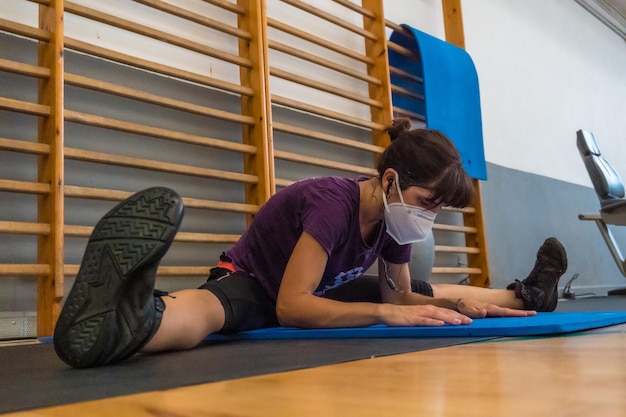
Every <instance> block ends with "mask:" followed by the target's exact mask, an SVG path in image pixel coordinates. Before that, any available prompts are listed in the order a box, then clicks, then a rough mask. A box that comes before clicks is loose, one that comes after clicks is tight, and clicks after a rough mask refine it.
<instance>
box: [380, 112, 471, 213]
mask: <svg viewBox="0 0 626 417" xmlns="http://www.w3.org/2000/svg"><path fill="white" fill-rule="evenodd" d="M387 133H388V134H389V137H390V138H391V144H390V145H389V146H388V147H387V149H385V151H384V152H383V154H382V155H381V156H380V159H379V160H378V167H377V170H378V175H379V177H380V178H382V177H383V174H384V173H385V171H386V170H387V169H388V168H392V169H394V170H395V171H396V172H397V173H398V176H399V186H400V189H401V190H405V189H407V188H408V187H410V186H418V187H421V188H424V189H427V190H430V191H431V193H432V194H431V196H430V200H432V201H433V202H441V203H442V204H443V205H446V206H451V207H457V208H463V207H467V206H468V205H469V204H470V203H471V202H472V198H473V194H474V186H473V184H472V180H471V178H470V177H469V176H468V175H467V173H466V172H465V169H464V168H463V164H462V162H461V156H460V155H459V152H458V150H457V149H456V147H455V146H454V143H452V141H451V140H450V139H448V138H447V137H446V136H445V135H444V134H443V133H441V132H440V131H438V130H430V129H413V130H411V121H410V120H409V119H406V118H402V119H398V120H394V122H393V123H392V125H391V126H390V127H389V128H388V129H387Z"/></svg>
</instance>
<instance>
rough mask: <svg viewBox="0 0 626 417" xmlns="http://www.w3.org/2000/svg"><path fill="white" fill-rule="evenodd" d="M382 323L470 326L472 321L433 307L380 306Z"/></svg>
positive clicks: (395, 324) (463, 316)
mask: <svg viewBox="0 0 626 417" xmlns="http://www.w3.org/2000/svg"><path fill="white" fill-rule="evenodd" d="M381 307H382V308H383V314H382V322H383V323H384V324H386V325H387V326H394V327H398V326H443V325H444V324H451V325H460V324H470V323H471V322H472V319H470V318H469V317H468V316H466V315H463V314H460V313H458V312H456V311H454V310H451V309H449V308H443V307H436V306H434V305H430V304H429V305H396V304H382V305H381Z"/></svg>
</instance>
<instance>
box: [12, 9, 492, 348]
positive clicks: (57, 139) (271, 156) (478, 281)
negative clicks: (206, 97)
mask: <svg viewBox="0 0 626 417" xmlns="http://www.w3.org/2000/svg"><path fill="white" fill-rule="evenodd" d="M24 1H26V0H24ZM28 1H31V2H33V3H36V4H38V8H39V26H38V27H30V26H28V25H24V24H21V23H17V22H11V21H9V20H6V19H0V30H2V31H3V32H7V33H11V34H15V35H19V36H23V37H27V38H30V39H32V40H35V41H37V42H38V43H39V47H38V50H39V61H38V64H37V65H30V64H25V63H22V62H16V61H10V60H6V59H0V71H6V72H9V73H13V74H19V75H20V76H25V77H32V78H34V79H36V80H38V83H39V88H38V95H39V98H38V101H37V102H28V101H21V100H15V99H11V98H7V97H0V110H7V111H12V112H18V113H22V114H27V115H32V116H34V117H36V119H37V125H38V128H37V131H38V141H37V142H29V141H21V140H17V139H11V138H0V151H9V152H19V153H24V154H28V155H34V156H35V157H36V158H37V160H38V162H37V172H38V174H37V180H36V181H35V182H30V181H24V180H21V179H18V180H15V179H2V178H0V192H9V193H22V194H30V195H36V196H37V213H38V214H37V221H36V222H21V221H11V220H3V219H2V218H0V233H3V234H17V235H30V236H36V237H37V257H36V262H35V263H32V264H15V263H14V264H11V263H2V264H0V276H36V277H38V278H37V294H38V295H37V300H38V303H37V316H38V330H37V333H38V336H40V337H43V336H49V335H51V334H52V332H53V329H54V324H55V322H56V318H57V317H58V314H59V312H60V306H61V304H62V300H63V296H64V293H63V285H64V277H65V276H66V275H70V276H72V275H75V274H76V273H77V272H78V265H70V264H67V263H65V260H64V250H65V240H66V238H68V237H81V238H86V237H88V236H89V234H90V233H91V230H92V227H90V226H80V225H74V224H71V223H68V224H66V219H65V212H66V209H65V203H66V199H67V198H82V199H99V200H105V201H119V200H121V199H123V198H125V197H127V196H128V195H130V192H128V191H123V190H115V189H104V188H103V189H95V188H87V187H81V186H76V185H71V184H68V183H67V181H68V179H67V178H66V175H65V172H66V170H65V162H66V161H68V160H78V161H87V162H94V163H104V164H112V165H114V166H129V167H133V168H137V169H151V170H155V171H157V172H162V173H174V174H176V175H183V174H189V175H193V176H196V177H203V178H212V179H218V180H224V181H234V182H237V183H241V184H243V187H245V201H244V202H243V203H241V202H234V201H213V200H208V199H203V198H194V197H184V202H185V205H186V206H187V207H191V208H195V209H201V210H204V209H207V210H217V211H221V212H231V213H240V214H243V215H244V216H245V217H246V219H247V222H249V221H250V220H251V219H252V217H253V215H254V213H255V212H256V211H257V210H258V208H259V207H260V206H261V205H262V204H263V203H264V202H265V201H267V199H268V198H269V197H270V196H271V195H273V194H274V193H275V192H276V190H277V187H284V186H287V185H289V184H290V183H292V182H293V179H288V178H278V177H277V173H276V161H278V160H282V161H290V162H295V163H301V164H307V165H312V166H316V167H319V168H320V169H322V170H324V169H327V168H331V169H341V170H343V171H345V172H348V173H353V174H354V173H355V174H359V175H376V172H375V170H373V169H372V168H371V167H369V166H368V167H365V166H360V165H355V164H350V163H343V162H338V161H333V160H332V158H331V157H330V156H329V159H325V158H319V157H313V156H310V155H300V154H294V153H293V152H288V151H286V150H281V149H279V148H278V147H277V146H275V143H274V140H273V137H274V135H275V134H276V133H277V132H279V133H280V134H290V135H297V136H299V137H305V138H308V139H311V140H316V141H319V142H320V143H331V144H334V145H338V146H342V147H345V148H348V149H354V150H355V151H358V152H370V153H371V155H372V158H373V160H376V159H377V157H378V156H379V155H380V153H382V151H383V150H384V148H385V147H386V146H387V145H388V143H389V138H388V136H387V135H386V134H385V132H384V129H385V127H386V126H387V125H388V124H389V123H390V122H391V120H392V117H393V114H394V108H393V103H392V101H391V91H392V89H393V88H394V86H392V85H391V83H390V77H389V73H390V68H389V63H388V59H387V49H388V48H392V47H394V46H393V45H389V44H388V42H387V40H386V34H385V33H386V28H398V27H399V26H398V25H397V24H395V23H393V22H390V21H388V20H386V19H385V18H384V13H383V0H362V5H361V6H358V5H356V4H355V3H352V2H350V1H346V0H335V3H337V4H339V5H341V6H342V7H345V8H346V9H349V10H352V11H353V12H354V13H357V14H359V15H361V16H362V21H363V25H362V26H361V27H359V26H358V25H356V26H355V25H353V24H351V23H347V22H345V21H342V20H341V19H338V18H335V17H334V16H331V15H329V14H328V13H325V12H323V11H322V10H319V9H317V8H315V7H313V6H310V5H308V4H307V3H304V2H301V1H299V0H284V2H285V3H286V4H288V5H289V6H290V7H295V8H298V9H300V10H302V12H304V13H308V14H310V15H311V16H314V17H315V18H319V19H324V20H326V21H328V22H331V23H332V24H335V25H337V26H338V27H339V28H341V29H342V30H347V31H350V32H353V33H355V34H357V35H358V36H362V37H363V42H364V51H365V53H364V54H363V55H360V54H358V53H354V52H353V51H349V50H346V49H345V48H342V47H341V45H336V44H334V43H333V42H332V41H329V40H324V39H318V38H316V37H315V35H312V34H306V33H301V32H300V31H299V30H298V29H297V28H293V27H290V26H289V25H287V24H285V23H284V22H279V21H276V20H274V19H272V18H268V16H267V15H266V5H265V1H264V0H238V2H237V3H231V2H228V1H225V0H205V1H206V2H207V3H209V4H212V5H214V6H216V7H220V8H222V9H224V10H227V11H229V12H232V13H233V14H235V15H236V21H237V27H236V28H232V27H226V26H225V25H223V24H221V23H219V22H216V21H213V20H211V19H210V18H208V17H206V16H198V15H195V14H193V13H191V12H189V11H185V10H182V9H180V8H178V7H176V6H173V5H171V4H169V3H166V2H163V1H159V0H138V1H137V2H138V3H141V4H144V5H146V6H147V7H151V8H154V9H158V10H160V11H162V12H164V13H169V14H172V15H176V16H178V17H180V18H182V19H186V20H189V21H192V22H194V23H195V24H201V25H203V26H205V27H209V28H211V29H214V30H219V31H221V32H224V33H228V34H229V35H232V36H234V37H237V39H238V46H239V53H238V55H232V54H230V53H228V52H225V51H220V50H214V49H211V48H209V47H206V46H203V45H201V44H196V43H194V42H191V41H188V40H184V39H180V38H178V37H176V36H174V35H173V34H168V33H166V32H163V31H160V30H157V29H152V28H148V27H145V26H142V25H139V24H134V23H132V22H128V21H126V20H124V19H122V18H119V17H115V16H110V15H107V14H106V13H102V12H98V11H95V10H92V9H89V8H87V7H84V6H80V5H77V4H74V3H72V2H70V1H67V0H28ZM442 5H443V9H444V17H445V24H446V38H447V39H448V41H449V42H451V43H454V44H456V45H459V46H461V47H462V46H463V43H464V39H463V30H462V17H461V8H460V1H459V0H443V1H442ZM64 13H72V14H76V15H79V16H81V17H84V18H89V19H92V20H94V21H98V22H100V23H106V24H109V25H112V26H115V27H119V28H120V29H122V30H127V31H131V32H133V33H136V34H141V35H143V36H146V37H149V38H152V39H161V40H165V41H166V42H168V43H169V44H170V45H171V44H174V45H177V46H179V47H180V48H183V49H185V50H193V51H195V52H197V53H200V54H203V55H206V56H211V57H213V58H215V59H221V60H224V61H227V62H229V63H232V64H233V65H237V66H238V67H239V79H240V82H239V84H238V85H237V84H230V83H225V82H222V81H220V80H215V79H211V78H210V77H205V76H201V75H198V74H193V73H189V72H185V71H183V70H178V69H176V68H174V67H168V66H164V65H161V64H155V63H150V62H147V61H145V60H142V59H140V58H135V57H130V56H127V55H124V54H122V53H118V52H114V51H109V50H106V49H104V48H101V47H97V46H95V45H89V44H86V43H85V42H82V41H80V40H76V39H70V38H67V37H66V36H65V28H64ZM269 27H272V28H273V29H274V30H283V31H287V32H288V33H290V34H291V35H294V36H301V37H303V38H305V39H306V40H307V41H310V42H313V43H317V44H318V45H321V46H324V47H326V48H329V49H331V50H333V52H334V53H340V54H344V55H346V56H349V57H353V58H354V59H355V60H357V61H358V62H361V63H365V64H366V71H365V72H364V73H360V72H358V71H356V70H352V69H350V68H346V67H345V66H341V65H339V64H336V63H334V62H330V61H329V60H325V59H323V58H320V57H319V56H316V55H315V54H312V53H309V52H307V51H303V50H297V49H296V48H291V47H290V46H289V45H285V44H282V43H281V42H280V41H279V40H276V39H271V38H270V37H269V36H268V28H269ZM68 48H69V49H71V50H73V51H78V52H81V53H88V54H92V55H93V56H97V57H100V58H103V59H107V60H109V61H114V62H119V63H121V64H123V65H128V66H133V67H136V68H140V69H144V70H149V71H153V72H155V73H158V74H163V75H165V76H168V77H175V78H179V79H184V80H187V81H189V82H194V83H198V84H200V85H205V86H209V87H210V88H215V89H219V90H224V91H228V92H230V93H232V94H237V95H239V96H240V97H241V99H240V100H241V112H240V113H239V114H237V113H229V112H225V111H223V110H220V109H217V108H215V109H213V108H209V107H202V106H198V105H196V104H193V103H186V102H181V101H180V100H176V99H174V98H168V97H159V96H156V95H155V94H152V93H148V92H143V91H140V90H135V89H130V88H127V87H123V86H120V85H115V84H113V83H110V82H107V81H105V80H95V79H90V78H89V77H85V76H83V75H80V74H75V73H71V72H68V71H67V69H66V68H65V64H64V51H65V50H66V49H68ZM271 49H273V50H280V51H281V52H283V53H287V54H291V55H293V56H295V57H297V58H298V59H305V60H308V61H310V62H311V64H312V65H320V66H324V67H326V68H330V69H332V70H335V71H337V72H341V73H343V74H347V75H349V76H352V77H355V78H358V79H360V80H363V81H366V82H367V85H368V87H367V93H366V95H362V94H360V93H350V92H345V91H341V90H340V89H337V88H333V87H332V86H330V85H326V84H325V83H323V82H319V81H314V80H309V79H306V78H305V77H301V76H297V75H295V74H291V73H289V71H285V70H283V69H280V68H275V67H273V66H272V65H271V62H270V59H269V51H270V50H271ZM272 77H278V78H283V79H288V80H291V81H293V82H298V83H301V84H303V85H306V86H307V87H308V88H313V89H316V90H320V91H325V92H328V93H333V94H337V95H341V96H342V97H343V98H344V99H348V100H352V101H354V102H357V103H360V104H361V105H366V106H369V108H370V119H369V120H362V119H359V118H356V117H354V116H351V115H350V114H348V113H342V112H341V111H336V110H329V109H324V108H319V107H316V106H314V105H312V104H310V103H306V102H304V101H302V102H300V101H298V100H293V99H291V98H288V97H280V96H278V95H276V94H273V92H272V89H271V86H270V79H271V78H272ZM65 86H72V87H76V88H84V89H86V90H89V91H97V92H101V93H105V94H110V95H113V96H116V97H124V98H128V99H132V100H136V101H137V102H141V103H150V104H158V105H160V106H164V107H167V108H173V109H176V110H178V111H184V112H188V113H192V114H201V115H203V116H207V117H211V118H214V119H217V120H226V121H228V122H232V123H239V124H240V125H241V132H242V142H241V143H240V144H238V143H234V142H233V143H231V142H226V141H223V140H220V139H213V138H207V137H201V136H198V135H190V134H187V133H184V132H176V131H169V130H166V129H162V128H156V127H150V126H144V125H140V124H137V123H132V122H127V121H120V120H114V119H111V118H107V117H102V116H98V115H90V114H87V113H84V112H81V111H76V110H70V109H68V108H66V107H65V101H64V87H65ZM276 105H279V106H282V107H287V108H292V109H294V110H296V111H300V112H306V113H307V114H311V115H314V116H316V117H320V118H324V119H331V120H335V121H337V122H340V123H345V124H349V125H353V126H357V127H359V128H360V129H367V130H370V131H371V142H370V143H363V142H360V141H358V140H353V139H350V138H343V137H338V136H334V135H331V134H328V133H324V132H318V131H315V130H312V129H306V128H303V127H301V126H297V125H295V124H293V125H292V124H290V123H288V122H285V121H281V120H274V119H273V117H272V109H273V106H276ZM67 122H71V123H77V124H80V125H85V126H93V127H97V128H104V129H111V130H114V131H119V132H122V133H124V134H127V133H128V134H136V135H145V136H149V137H157V138H161V139H167V140H173V141H177V142H180V143H183V144H187V143H191V144H194V145H199V146H206V147H211V148H216V149H225V150H227V151H229V152H230V151H232V152H239V153H241V157H242V158H243V172H230V171H219V170H213V169H207V168H199V167H193V166H188V167H187V166H183V165H179V164H173V163H169V162H160V161H152V160H147V159H142V158H131V157H126V156H121V155H109V154H106V153H102V152H93V151H89V150H85V149H77V148H71V147H68V146H66V144H65V143H64V137H65V131H64V130H65V123H67ZM164 175H165V174H164ZM475 186H476V190H477V196H478V198H477V199H476V201H475V203H474V204H473V206H472V207H471V208H469V209H467V210H463V211H461V212H462V213H463V222H464V225H463V226H461V227H458V226H448V225H436V226H435V230H439V231H446V232H447V231H452V232H457V233H463V234H464V235H465V237H466V246H465V247H447V246H437V247H436V250H437V252H460V253H462V254H467V259H468V265H467V267H456V266H452V267H451V266H445V267H435V268H434V269H433V274H468V275H469V276H470V283H471V284H472V285H478V286H483V287H486V286H488V285H489V274H488V265H487V250H486V249H487V248H486V242H485V235H484V225H483V220H482V209H481V201H480V186H479V183H478V181H476V182H475ZM237 238H238V235H234V234H221V233H198V232H180V233H179V234H178V235H177V238H176V241H177V242H188V243H204V244H206V243H223V244H232V243H233V242H235V241H236V240H237ZM209 269H210V266H195V265H189V266H163V267H161V268H160V269H159V274H160V275H168V276H174V277H176V276H202V275H206V274H208V270H209Z"/></svg>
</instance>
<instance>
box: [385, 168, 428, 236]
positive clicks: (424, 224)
mask: <svg viewBox="0 0 626 417" xmlns="http://www.w3.org/2000/svg"><path fill="white" fill-rule="evenodd" d="M396 188H397V190H398V196H400V203H392V204H387V196H386V195H385V192H384V191H383V204H384V206H385V223H386V224H387V233H389V235H390V236H391V237H392V238H393V239H394V240H395V241H396V242H398V244H399V245H406V244H408V243H416V242H421V241H424V240H426V238H427V237H428V235H430V233H431V232H432V228H433V223H434V222H435V217H436V216H437V214H436V213H435V212H433V211H431V210H428V209H425V208H423V207H418V206H411V205H408V204H404V199H403V198H402V191H401V190H400V183H399V181H398V173H397V172H396Z"/></svg>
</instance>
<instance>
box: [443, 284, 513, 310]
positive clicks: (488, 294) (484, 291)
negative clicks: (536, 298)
mask: <svg viewBox="0 0 626 417" xmlns="http://www.w3.org/2000/svg"><path fill="white" fill-rule="evenodd" d="M432 287H433V296H434V297H435V298H450V299H453V300H454V299H459V298H471V299H474V300H479V301H482V302H484V303H489V304H495V305H497V306H500V307H506V308H516V309H523V308H524V301H523V300H522V299H521V298H517V297H516V296H515V291H512V290H501V289H491V288H482V287H472V286H470V285H456V284H432Z"/></svg>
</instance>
